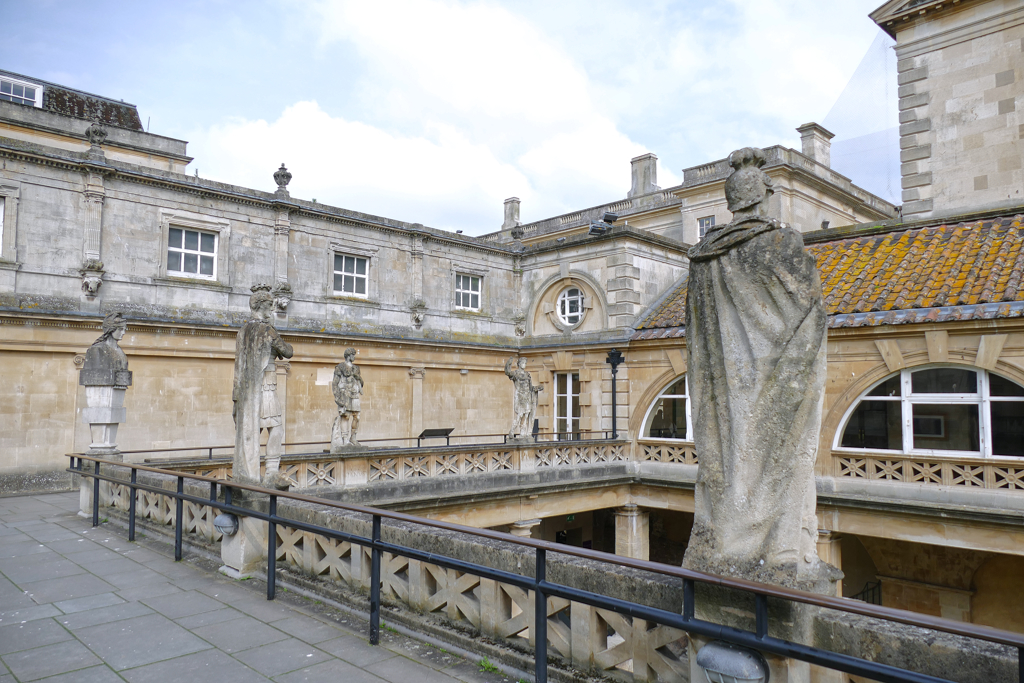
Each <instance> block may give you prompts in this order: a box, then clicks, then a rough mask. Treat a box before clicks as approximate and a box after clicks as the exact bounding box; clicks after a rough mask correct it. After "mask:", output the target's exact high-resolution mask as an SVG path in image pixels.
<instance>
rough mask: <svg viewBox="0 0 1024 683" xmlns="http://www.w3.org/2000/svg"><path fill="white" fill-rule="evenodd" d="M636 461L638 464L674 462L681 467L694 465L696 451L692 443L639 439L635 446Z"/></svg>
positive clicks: (695, 462)
mask: <svg viewBox="0 0 1024 683" xmlns="http://www.w3.org/2000/svg"><path fill="white" fill-rule="evenodd" d="M636 459H637V461H639V462H674V463H679V464H681V465H696V464H697V451H696V450H694V445H693V443H688V442H685V441H676V442H670V441H663V440H657V441H656V440H653V439H650V440H648V439H640V440H639V441H637V444H636Z"/></svg>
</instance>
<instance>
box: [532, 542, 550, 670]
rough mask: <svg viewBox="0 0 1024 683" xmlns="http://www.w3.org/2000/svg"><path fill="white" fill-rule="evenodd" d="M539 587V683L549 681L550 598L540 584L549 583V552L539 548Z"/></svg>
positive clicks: (536, 609)
mask: <svg viewBox="0 0 1024 683" xmlns="http://www.w3.org/2000/svg"><path fill="white" fill-rule="evenodd" d="M536 580H537V583H536V585H537V587H536V588H535V589H534V595H533V597H534V601H533V631H534V642H533V648H534V653H535V654H534V658H535V662H536V666H535V667H534V678H535V680H536V681H537V683H547V680H548V596H547V594H546V593H545V592H544V591H543V590H541V587H540V584H541V582H543V581H547V551H546V550H544V549H543V548H537V576H536Z"/></svg>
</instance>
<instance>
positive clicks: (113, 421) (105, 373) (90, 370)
mask: <svg viewBox="0 0 1024 683" xmlns="http://www.w3.org/2000/svg"><path fill="white" fill-rule="evenodd" d="M127 329H128V321H127V320H125V318H124V316H123V315H121V314H120V313H110V314H109V315H107V317H105V318H104V319H103V334H101V335H100V336H99V338H98V339H97V340H96V341H94V342H93V344H92V346H90V347H89V349H88V350H87V351H86V352H85V362H84V363H83V364H82V369H81V370H79V371H78V383H79V384H80V385H81V386H83V387H85V402H86V405H87V406H88V407H87V408H85V409H84V410H83V411H82V421H83V422H85V423H86V424H88V425H89V432H90V434H91V436H92V443H91V444H89V450H88V451H87V453H88V454H89V455H105V456H108V457H110V458H111V459H116V460H120V459H121V458H120V451H119V450H118V448H117V428H118V426H119V425H120V424H121V423H123V422H124V421H125V418H126V411H125V408H124V393H125V391H126V390H127V389H128V387H130V386H131V384H132V373H131V371H130V370H129V369H128V357H127V356H126V355H125V353H124V351H123V350H122V349H121V347H120V346H119V345H118V342H119V341H120V340H121V338H122V337H124V334H125V332H126V331H127ZM114 456H116V457H114Z"/></svg>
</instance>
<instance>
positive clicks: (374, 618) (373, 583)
mask: <svg viewBox="0 0 1024 683" xmlns="http://www.w3.org/2000/svg"><path fill="white" fill-rule="evenodd" d="M370 540H372V541H373V545H372V546H371V548H370V645H377V644H379V643H380V556H381V550H380V547H379V545H378V544H379V543H380V515H374V516H373V532H372V535H371V536H370Z"/></svg>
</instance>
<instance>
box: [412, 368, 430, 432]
mask: <svg viewBox="0 0 1024 683" xmlns="http://www.w3.org/2000/svg"><path fill="white" fill-rule="evenodd" d="M426 372H427V371H426V369H425V368H409V377H411V378H412V410H410V411H409V415H410V416H411V418H412V422H411V424H410V425H409V426H410V429H411V431H412V434H411V436H412V437H413V438H415V437H417V436H419V435H420V432H422V431H423V375H425V374H426Z"/></svg>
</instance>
